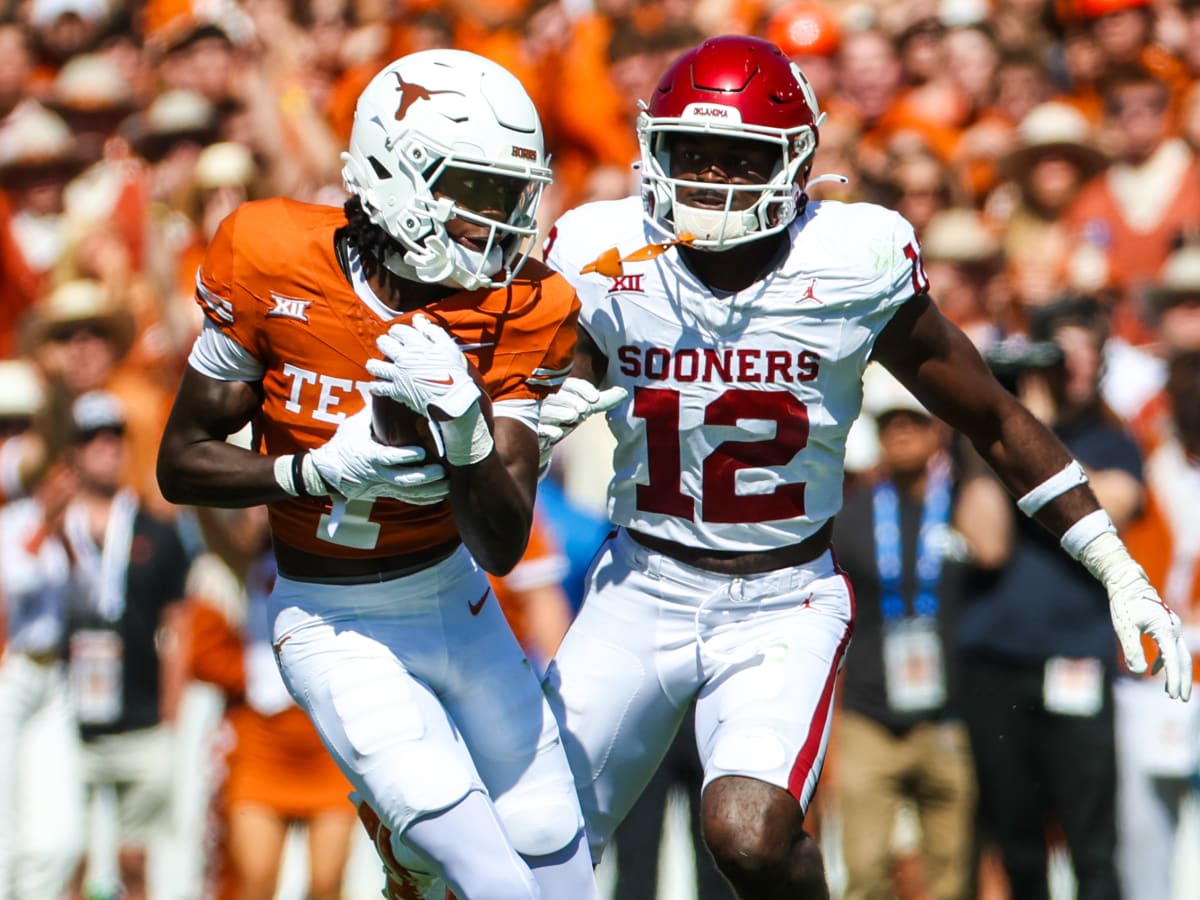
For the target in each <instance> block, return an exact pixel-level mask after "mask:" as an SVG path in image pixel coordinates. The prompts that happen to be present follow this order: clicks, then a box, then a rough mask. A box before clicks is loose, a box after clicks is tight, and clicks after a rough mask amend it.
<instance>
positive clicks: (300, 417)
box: [196, 199, 579, 558]
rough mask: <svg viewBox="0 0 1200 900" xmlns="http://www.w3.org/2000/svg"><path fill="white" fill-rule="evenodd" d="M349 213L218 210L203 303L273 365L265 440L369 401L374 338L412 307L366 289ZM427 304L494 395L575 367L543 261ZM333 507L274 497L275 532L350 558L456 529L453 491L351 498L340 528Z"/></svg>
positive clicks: (310, 442)
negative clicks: (358, 277)
mask: <svg viewBox="0 0 1200 900" xmlns="http://www.w3.org/2000/svg"><path fill="white" fill-rule="evenodd" d="M344 223H345V215H344V213H343V212H342V210H341V209H338V208H336V207H328V206H316V205H312V204H306V203H298V202H296V201H292V200H285V199H274V200H264V201H257V202H251V203H246V204H243V205H242V206H241V207H239V209H238V210H237V211H236V212H234V213H233V214H232V215H230V216H229V217H228V218H227V219H226V220H225V221H224V222H223V223H222V224H221V227H220V229H218V232H217V234H216V236H215V237H214V239H213V241H212V242H211V245H210V246H209V248H208V251H207V252H206V254H205V257H204V261H203V262H202V263H201V266H200V270H199V272H198V274H197V278H196V300H197V303H199V305H200V307H201V309H202V310H203V311H204V313H205V315H206V316H208V318H209V320H210V321H211V322H212V323H213V324H215V325H216V326H217V327H218V328H220V329H221V331H222V332H223V333H225V334H226V335H227V336H228V337H230V338H231V339H232V340H233V341H235V342H236V343H237V344H239V345H240V346H241V347H243V348H244V349H245V350H247V351H248V352H249V353H251V354H252V355H253V356H254V357H255V358H256V359H257V360H258V361H259V362H260V363H261V365H262V367H263V370H264V372H263V377H262V386H263V404H262V408H261V412H260V415H259V422H258V424H259V427H260V431H261V433H262V437H263V441H262V451H263V452H264V453H267V454H271V455H274V454H285V453H295V452H298V451H301V450H306V449H310V448H312V447H317V446H320V445H321V444H324V443H325V442H326V441H328V440H329V438H330V437H332V436H333V433H334V432H335V431H336V430H337V426H338V425H339V424H340V423H341V422H342V421H343V419H344V418H345V417H346V416H348V415H353V414H354V413H356V412H358V411H359V410H361V409H362V408H363V405H364V404H365V403H366V402H367V398H368V397H369V390H368V388H367V384H368V382H370V381H371V375H370V374H369V373H368V372H367V370H366V362H367V360H368V359H371V358H374V357H378V356H379V351H378V349H377V348H376V346H375V339H376V338H377V337H378V336H379V335H380V334H382V333H383V332H384V331H386V330H387V329H388V328H389V327H390V326H391V325H393V324H395V323H397V322H409V321H411V319H412V317H413V315H414V313H406V314H403V315H388V314H387V310H386V308H384V307H382V305H381V304H376V305H374V306H373V305H371V304H368V303H367V302H366V301H365V300H364V299H363V298H362V297H360V295H359V293H358V292H356V289H355V286H354V285H352V284H351V282H350V281H349V279H348V278H347V276H346V274H345V273H344V272H343V270H342V267H341V264H340V263H339V262H338V259H337V254H336V252H335V250H334V233H335V232H336V230H337V229H338V228H339V227H340V226H341V225H343V224H344ZM359 290H360V291H361V290H363V286H361V285H360V286H359ZM419 312H421V313H423V314H425V315H427V316H429V318H431V319H432V320H434V321H436V322H438V323H439V324H441V325H442V326H443V327H444V328H446V329H447V331H449V332H450V333H451V334H452V335H453V336H454V338H455V339H456V340H457V341H458V343H459V344H460V345H461V346H462V347H463V351H464V353H465V354H466V355H467V357H468V358H469V359H470V360H471V361H472V362H473V363H474V364H475V365H476V366H477V367H478V368H479V370H480V372H481V374H482V375H483V379H484V383H485V385H486V387H487V391H488V394H489V395H490V396H491V398H492V399H493V400H504V399H510V398H512V399H535V398H541V397H543V396H545V395H546V394H548V393H550V392H552V391H553V390H554V389H555V388H556V387H557V385H558V384H559V383H560V382H561V380H562V378H563V377H565V375H566V373H567V371H569V368H570V365H571V359H572V356H573V353H574V342H575V320H576V318H577V317H578V312H579V301H578V299H577V298H576V297H575V293H574V291H573V289H572V288H571V287H570V286H569V285H568V284H567V283H566V282H565V281H564V280H563V279H562V278H561V277H560V276H558V275H557V274H555V273H553V272H552V271H551V270H550V269H548V268H546V267H545V266H543V265H541V264H540V263H535V262H534V261H530V262H529V263H527V265H526V266H525V268H524V270H523V271H522V272H521V274H520V276H519V277H518V278H517V279H514V281H513V283H512V284H510V285H509V286H507V287H504V288H496V289H492V290H478V291H460V292H458V293H455V294H451V295H449V296H448V297H446V298H444V299H442V300H440V301H438V302H436V303H433V304H430V305H429V306H426V307H424V308H422V309H421V310H419ZM330 509H331V503H330V501H329V500H328V498H295V499H289V500H286V501H282V502H279V503H274V504H271V506H270V515H271V528H272V532H273V533H274V535H275V537H276V538H277V539H279V540H282V541H283V542H284V543H286V544H288V545H289V546H292V547H295V548H296V549H299V550H303V551H305V552H308V553H311V554H313V555H316V556H339V557H343V558H347V557H348V558H362V557H374V556H393V555H401V554H410V553H415V552H420V551H421V550H424V549H429V548H433V547H437V546H440V545H443V544H446V543H448V542H450V541H452V540H454V539H455V538H456V537H457V532H456V529H455V526H454V520H453V516H452V514H451V511H450V506H449V504H448V503H445V502H443V503H440V504H437V505H434V506H413V505H410V504H407V503H401V502H399V501H395V500H376V501H368V500H360V501H354V502H351V503H350V504H349V506H348V509H347V511H346V515H345V517H344V518H343V520H342V522H341V524H340V525H339V527H338V529H337V531H336V533H335V534H334V535H330V534H329V533H328V527H327V525H328V521H329V519H328V517H329V513H330Z"/></svg>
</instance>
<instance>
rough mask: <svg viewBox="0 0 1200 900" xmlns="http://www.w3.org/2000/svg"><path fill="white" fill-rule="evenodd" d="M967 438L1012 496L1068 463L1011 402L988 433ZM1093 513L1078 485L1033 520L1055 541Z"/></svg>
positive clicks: (1051, 438)
mask: <svg viewBox="0 0 1200 900" xmlns="http://www.w3.org/2000/svg"><path fill="white" fill-rule="evenodd" d="M969 437H970V438H971V440H972V443H974V445H975V448H976V449H977V450H978V451H979V455H980V456H982V457H983V459H984V460H985V461H986V462H987V464H988V465H989V466H991V468H992V470H993V471H994V472H995V473H996V475H997V476H998V477H999V479H1000V481H1001V483H1002V484H1003V485H1004V486H1005V487H1006V488H1007V489H1008V491H1009V493H1011V494H1012V495H1013V496H1014V497H1022V496H1024V495H1025V494H1026V493H1028V492H1029V491H1030V490H1032V489H1033V488H1035V487H1037V486H1038V485H1039V484H1041V483H1042V482H1044V481H1045V480H1046V479H1047V478H1050V477H1051V476H1052V475H1054V474H1055V473H1056V472H1059V471H1061V470H1062V469H1063V468H1064V467H1065V466H1066V465H1067V464H1068V463H1070V462H1071V460H1072V456H1071V454H1070V452H1069V451H1068V450H1067V448H1066V447H1064V446H1063V444H1062V442H1061V441H1060V440H1059V439H1058V437H1056V436H1055V434H1054V433H1053V432H1052V431H1050V429H1049V428H1047V427H1046V426H1045V425H1043V424H1042V423H1041V422H1040V421H1038V419H1037V418H1035V417H1034V416H1033V415H1032V414H1031V413H1030V412H1029V411H1028V410H1026V409H1025V408H1024V407H1022V406H1020V405H1019V404H1018V403H1016V402H1015V401H1013V403H1012V405H1011V407H1008V406H1006V408H1005V409H1004V410H1003V411H1002V413H1001V415H1000V417H999V418H998V421H997V423H996V425H995V426H994V428H988V429H986V430H984V431H983V432H982V433H978V434H970V435H969ZM1099 508H1100V504H1099V502H1098V501H1097V500H1096V495H1095V494H1094V493H1093V492H1092V490H1091V488H1090V487H1089V486H1088V485H1086V484H1083V485H1079V486H1078V487H1074V488H1072V489H1071V490H1069V491H1067V492H1066V493H1064V494H1061V495H1059V496H1058V497H1056V498H1054V499H1053V500H1051V501H1050V502H1049V503H1047V504H1046V505H1045V506H1044V507H1042V509H1041V510H1040V511H1039V512H1038V513H1037V514H1036V515H1035V516H1034V518H1035V519H1036V520H1037V521H1038V522H1039V523H1041V524H1042V525H1043V526H1045V527H1046V528H1048V529H1049V530H1050V532H1051V533H1052V534H1054V535H1056V536H1058V537H1061V536H1062V534H1063V533H1064V532H1065V531H1066V530H1067V529H1068V528H1070V527H1071V525H1073V524H1074V523H1075V522H1077V521H1079V519H1081V518H1083V517H1084V516H1086V515H1087V514H1088V513H1091V512H1095V511H1096V510H1097V509H1099Z"/></svg>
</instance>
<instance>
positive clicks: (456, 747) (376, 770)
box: [269, 548, 581, 863]
mask: <svg viewBox="0 0 1200 900" xmlns="http://www.w3.org/2000/svg"><path fill="white" fill-rule="evenodd" d="M269 615H270V616H271V619H272V621H273V638H272V640H273V642H274V645H275V648H276V656H277V658H278V660H279V666H280V671H281V672H282V674H283V678H284V682H285V683H286V684H287V687H288V690H289V691H290V692H291V694H292V696H293V697H294V698H295V699H296V702H297V703H298V704H299V705H300V706H301V707H303V708H304V709H305V710H306V711H307V712H308V713H309V715H310V716H311V717H312V719H313V722H314V724H315V725H316V728H317V731H318V732H319V734H320V736H321V739H322V740H323V741H324V742H325V744H326V746H327V747H328V748H329V750H330V752H331V753H332V754H333V756H334V758H335V759H336V760H337V761H338V764H339V765H340V766H341V768H342V770H343V772H345V774H346V777H347V778H348V779H349V780H350V782H351V783H352V784H353V785H354V788H355V789H356V790H357V791H358V792H359V794H360V795H361V796H362V797H363V798H364V799H366V800H367V801H368V802H369V803H370V804H371V805H372V807H374V808H375V810H376V811H377V812H378V814H379V816H380V818H381V819H382V821H383V822H384V824H386V825H387V826H388V827H389V828H391V829H392V831H393V832H394V833H396V834H402V833H403V832H404V831H405V829H407V828H408V826H409V825H410V824H412V822H413V821H414V820H416V819H418V818H421V817H423V816H426V815H428V814H431V813H436V812H440V811H442V810H445V809H448V808H450V807H451V806H453V805H455V804H456V803H458V802H459V801H460V800H462V798H463V797H465V796H466V795H467V793H468V792H469V791H473V790H478V791H484V792H486V793H487V794H488V795H489V796H490V797H491V799H492V801H493V803H494V804H495V807H496V810H497V812H498V814H499V816H500V819H501V821H502V822H503V824H504V827H505V829H506V831H507V832H508V835H509V838H510V839H511V841H512V845H513V847H514V848H515V849H516V850H517V851H518V852H520V853H521V854H523V855H531V856H542V855H546V854H549V853H553V852H556V851H558V850H561V849H562V848H564V847H566V846H567V845H568V844H569V843H570V842H571V840H572V839H574V838H575V836H576V835H577V834H578V832H579V828H580V825H581V817H580V813H579V805H578V801H577V800H576V798H575V792H574V786H573V783H572V779H571V774H570V770H569V769H568V766H567V760H566V756H565V755H564V753H563V749H562V743H561V741H560V739H559V734H558V727H557V725H556V723H555V720H554V717H553V715H552V714H551V712H550V709H549V706H548V705H547V703H546V701H545V698H544V696H543V695H542V692H541V691H540V690H539V686H538V682H537V678H536V676H535V675H534V673H533V670H532V668H531V667H530V665H529V662H528V661H527V660H526V658H525V654H524V653H523V652H522V650H521V648H520V646H519V645H518V644H517V641H516V639H515V638H514V637H513V636H512V632H511V631H510V630H509V628H508V624H507V622H506V621H505V619H504V615H503V613H502V612H501V610H500V607H499V603H498V602H497V601H496V599H495V597H494V596H493V595H492V594H491V590H490V587H489V584H488V581H487V578H486V576H485V575H484V573H483V572H482V571H481V570H480V569H479V568H478V566H477V565H476V564H475V562H474V560H473V559H472V558H471V556H470V554H469V553H468V552H467V551H466V550H465V549H464V548H459V550H458V551H456V552H455V553H454V554H452V555H451V556H450V557H449V558H447V559H446V560H444V561H442V562H440V563H437V564H436V565H434V566H431V567H430V568H428V569H424V570H422V571H420V572H417V573H416V574H413V575H409V576H405V577H402V578H396V579H392V580H389V581H385V582H382V583H376V584H355V585H329V584H313V583H306V582H299V581H292V580H289V579H287V578H280V579H278V581H277V583H276V586H275V590H274V591H273V593H272V595H271V598H270V601H269ZM482 862H483V861H481V863H482Z"/></svg>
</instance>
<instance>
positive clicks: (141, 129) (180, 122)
mask: <svg viewBox="0 0 1200 900" xmlns="http://www.w3.org/2000/svg"><path fill="white" fill-rule="evenodd" d="M121 132H122V134H123V135H124V136H125V138H126V140H128V141H129V144H130V146H131V147H133V149H134V151H135V152H136V153H138V154H139V155H140V156H143V157H145V158H146V159H149V160H156V159H161V158H162V157H163V156H164V155H165V154H166V153H167V151H168V150H169V149H170V148H171V147H172V146H173V145H174V144H176V143H182V142H189V141H190V142H192V143H195V144H199V145H201V146H207V145H208V144H211V143H212V142H213V141H215V140H216V139H217V117H216V112H215V110H214V109H213V105H212V104H211V103H209V102H208V100H207V99H206V98H205V97H204V96H203V95H202V94H199V93H197V92H196V91H189V90H182V89H181V90H170V91H164V92H163V93H161V94H159V95H158V96H157V97H155V98H154V101H153V102H152V103H151V104H150V105H149V106H148V107H146V109H145V111H144V112H140V113H137V114H136V115H133V116H131V117H130V118H128V119H126V120H125V123H124V124H123V125H122V126H121Z"/></svg>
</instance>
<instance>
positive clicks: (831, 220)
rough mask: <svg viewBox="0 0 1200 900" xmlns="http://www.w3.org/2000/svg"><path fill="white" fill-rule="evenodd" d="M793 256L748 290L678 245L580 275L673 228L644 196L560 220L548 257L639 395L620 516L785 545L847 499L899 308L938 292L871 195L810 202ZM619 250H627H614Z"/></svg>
mask: <svg viewBox="0 0 1200 900" xmlns="http://www.w3.org/2000/svg"><path fill="white" fill-rule="evenodd" d="M788 235H789V237H790V238H791V248H790V250H789V252H788V255H787V258H786V259H785V260H783V262H782V263H780V265H779V266H778V267H777V268H776V269H775V271H773V272H772V273H771V274H770V275H768V276H767V278H766V279H764V280H763V281H760V282H757V283H755V284H753V285H751V286H750V287H748V288H746V289H745V290H743V291H739V292H738V293H736V294H726V293H724V292H718V291H714V290H712V289H711V288H709V287H707V286H706V285H704V284H703V283H701V282H700V281H699V280H698V279H697V278H696V276H695V275H693V274H692V272H691V271H690V270H689V269H688V268H687V267H686V266H685V265H684V264H683V262H682V260H681V259H680V256H679V254H678V252H677V251H676V250H675V249H670V250H667V251H666V252H664V253H661V254H660V255H658V256H656V257H654V258H652V259H649V260H645V261H640V262H623V263H622V264H621V268H622V274H621V275H619V276H617V277H615V278H614V277H606V276H603V275H600V274H597V273H594V272H593V273H590V274H586V275H585V274H581V270H582V269H583V268H584V267H586V266H587V265H588V264H589V263H592V262H593V261H595V260H597V258H598V257H600V256H601V254H604V253H605V252H606V251H611V250H612V248H614V247H615V248H616V252H617V253H618V254H619V256H621V257H625V256H628V255H630V254H632V253H635V252H636V251H638V250H640V249H643V248H645V247H646V246H647V245H649V244H653V243H659V242H661V240H662V238H661V235H660V234H659V233H656V232H654V231H652V230H651V229H650V228H649V227H648V225H647V223H646V221H645V218H644V216H643V211H642V204H641V200H640V199H639V198H637V197H631V198H628V199H625V200H617V201H605V202H598V203H589V204H586V205H584V206H581V207H579V208H578V209H575V210H572V211H570V212H568V213H566V214H564V215H563V216H562V218H560V219H559V220H558V222H557V224H556V225H555V228H554V230H553V231H552V232H551V233H550V237H549V239H548V241H547V259H546V261H547V263H548V264H549V265H550V266H552V267H553V268H554V269H557V270H558V271H559V272H561V273H562V274H563V276H564V277H565V278H566V279H567V280H568V281H569V282H570V283H571V284H572V285H573V286H574V288H575V290H576V292H577V293H578V295H579V299H580V301H581V303H582V311H581V313H580V320H579V321H580V324H581V325H582V326H583V327H584V329H585V330H586V331H587V333H588V334H589V335H590V336H591V337H592V338H593V339H594V340H595V342H596V345H597V346H598V347H599V348H600V350H601V351H602V352H603V353H604V354H605V356H606V357H607V358H608V370H607V373H606V374H605V382H606V383H607V384H614V385H620V386H622V387H624V388H626V389H627V390H628V392H629V395H628V397H627V398H626V399H625V401H623V402H622V403H621V404H620V405H619V406H617V407H616V408H614V409H613V410H612V411H610V412H609V413H608V422H609V427H610V428H611V429H612V432H613V435H614V436H615V437H616V439H617V446H616V449H615V450H614V452H613V468H614V473H615V474H614V478H613V481H612V484H611V485H610V487H609V515H610V516H611V518H612V520H613V522H614V523H615V524H617V525H623V526H626V527H628V528H631V529H634V530H636V531H641V532H646V533H649V534H653V535H655V536H657V537H660V538H665V539H667V540H670V541H675V542H677V543H680V544H685V545H688V546H693V547H704V548H709V549H714V550H742V551H753V550H770V549H773V548H776V547H781V546H786V545H788V544H795V543H798V542H799V541H802V540H804V539H805V538H806V537H809V536H810V535H812V534H813V533H815V532H816V531H817V530H818V529H820V527H821V526H822V525H823V524H824V523H825V522H826V521H828V520H829V519H830V518H832V517H833V516H834V514H836V513H837V511H838V510H839V509H840V508H841V504H842V477H843V462H844V457H845V450H846V434H847V432H848V431H849V430H850V425H851V423H852V422H853V421H854V420H855V418H857V416H858V413H859V409H860V408H861V406H862V374H863V370H864V369H865V368H866V366H867V362H868V359H869V356H870V353H871V348H872V347H873V346H874V343H875V339H876V337H878V335H879V333H880V331H882V330H883V328H884V326H885V325H887V323H888V322H889V321H890V319H891V317H892V315H893V314H894V313H895V311H896V310H897V309H898V308H899V307H900V306H901V305H902V304H903V303H904V302H905V301H907V300H908V299H910V298H911V297H913V296H914V294H916V293H918V292H920V291H924V290H926V289H927V288H928V284H927V282H926V279H925V274H924V271H923V268H922V265H921V259H920V250H919V246H918V244H917V240H916V236H915V235H914V233H913V229H912V226H911V225H910V224H909V223H908V222H907V221H905V219H904V218H903V217H902V216H900V215H899V214H897V213H895V212H892V211H891V210H888V209H884V208H883V207H880V206H875V205H872V204H866V203H855V204H845V203H809V204H808V205H807V207H806V209H805V211H804V213H803V214H802V215H801V216H799V217H798V218H797V219H796V221H795V222H794V223H792V225H791V227H790V228H789V230H788ZM610 255H611V254H610Z"/></svg>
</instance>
